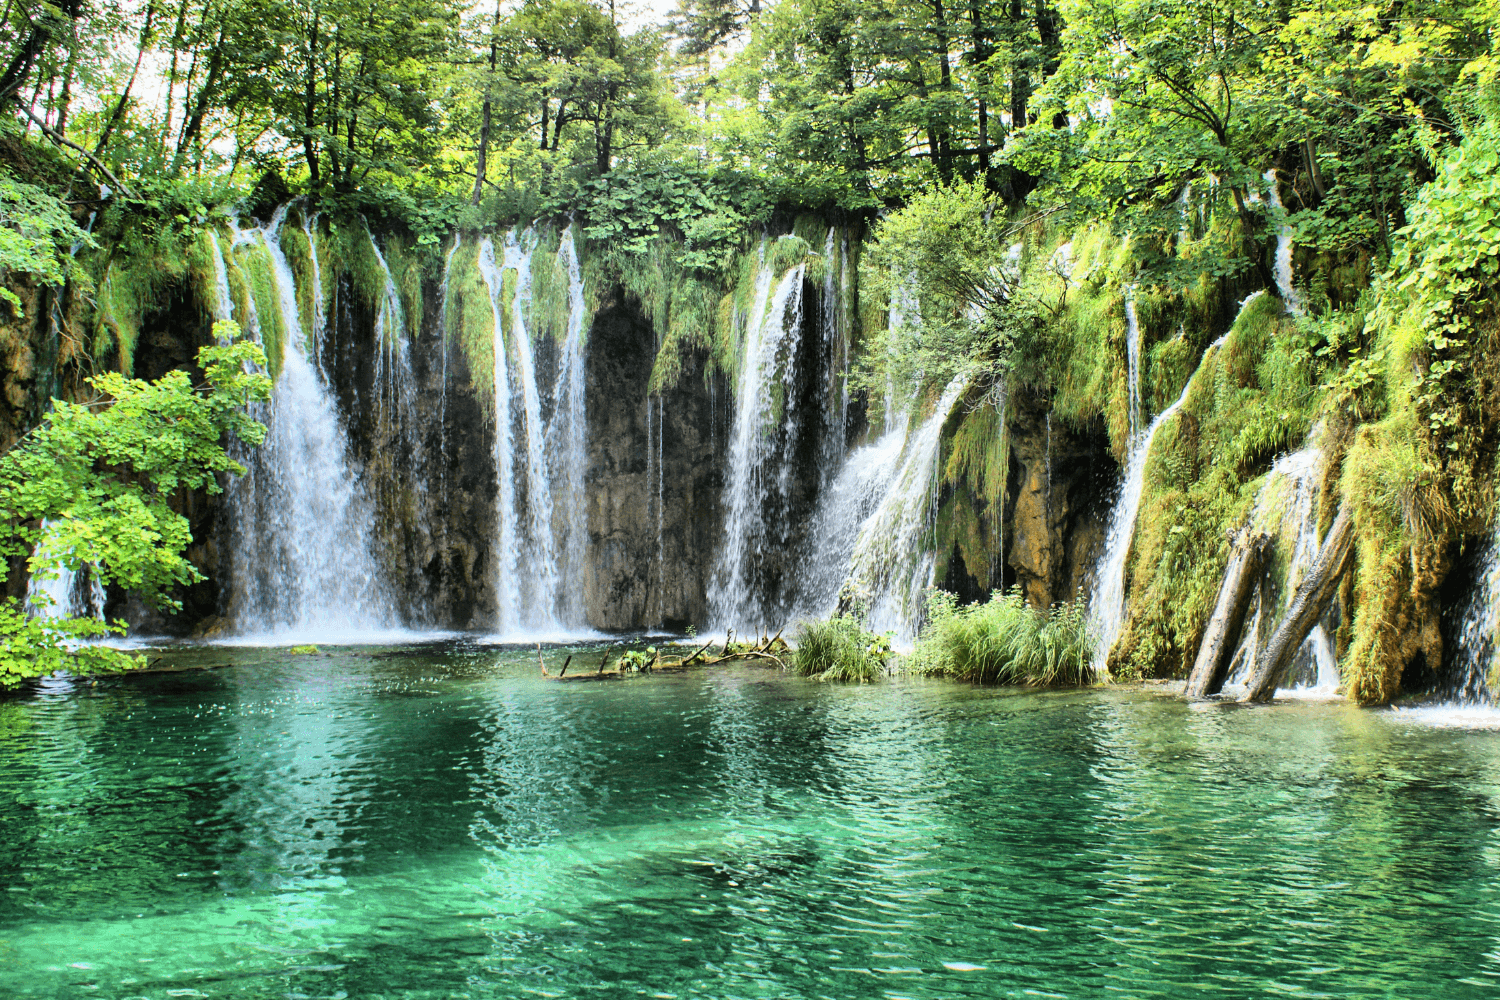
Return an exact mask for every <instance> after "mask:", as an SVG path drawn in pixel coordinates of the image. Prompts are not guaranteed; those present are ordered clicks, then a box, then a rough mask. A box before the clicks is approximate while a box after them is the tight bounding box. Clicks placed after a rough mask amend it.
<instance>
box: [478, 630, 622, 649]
mask: <svg viewBox="0 0 1500 1000" xmlns="http://www.w3.org/2000/svg"><path fill="white" fill-rule="evenodd" d="M468 638H469V639H470V640H471V641H473V642H474V643H475V644H476V645H480V646H534V645H536V644H537V643H541V644H542V645H543V646H569V645H573V644H576V643H594V642H601V641H606V640H610V639H618V638H619V637H618V636H614V635H610V634H608V633H605V632H595V631H594V630H593V629H587V628H582V629H564V628H539V629H524V628H521V629H508V630H506V631H504V632H481V633H479V634H477V635H476V634H471V635H469V636H468Z"/></svg>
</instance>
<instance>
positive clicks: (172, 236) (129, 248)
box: [85, 230, 201, 374]
mask: <svg viewBox="0 0 1500 1000" xmlns="http://www.w3.org/2000/svg"><path fill="white" fill-rule="evenodd" d="M192 243H193V237H192V236H191V235H190V234H187V233H183V232H178V231H175V230H168V231H163V232H161V233H160V234H158V235H157V236H156V237H155V238H154V239H152V240H150V241H145V240H140V239H136V240H132V241H130V242H129V243H127V244H117V245H114V246H110V247H108V248H105V249H101V250H100V251H98V252H96V253H95V254H93V255H92V259H91V260H90V261H89V262H87V263H86V264H85V267H88V266H89V265H90V264H91V265H93V267H95V268H98V269H100V270H99V271H98V272H96V273H95V274H94V275H92V278H93V281H94V315H93V322H92V324H91V326H92V344H91V345H90V351H91V353H92V354H93V356H94V357H95V358H98V359H102V358H105V357H108V356H110V355H111V354H113V355H114V357H115V361H116V367H117V368H118V369H119V370H120V371H121V372H124V373H126V374H130V373H131V372H133V371H134V369H135V346H136V342H137V341H138V340H139V339H140V334H141V323H142V322H143V321H144V319H145V317H146V315H147V314H148V313H149V312H151V311H152V310H154V309H157V308H159V307H160V306H161V304H162V301H163V296H164V295H165V293H166V292H167V291H168V290H169V289H171V288H173V287H175V286H178V285H180V284H181V283H182V282H183V281H184V280H185V279H186V278H187V277H188V269H189V250H190V248H191V246H192ZM200 259H201V257H200Z"/></svg>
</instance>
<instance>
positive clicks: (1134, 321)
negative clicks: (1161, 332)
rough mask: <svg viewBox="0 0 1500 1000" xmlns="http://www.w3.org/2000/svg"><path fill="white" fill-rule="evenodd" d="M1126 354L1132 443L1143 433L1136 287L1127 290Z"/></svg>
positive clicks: (1139, 337)
mask: <svg viewBox="0 0 1500 1000" xmlns="http://www.w3.org/2000/svg"><path fill="white" fill-rule="evenodd" d="M1125 326H1126V335H1125V352H1126V357H1127V358H1128V360H1129V369H1130V441H1131V443H1132V444H1134V443H1135V439H1136V438H1137V437H1139V436H1140V433H1141V322H1140V320H1139V319H1138V318H1137V317H1136V314H1135V286H1134V285H1132V286H1131V287H1129V288H1127V289H1126V290H1125Z"/></svg>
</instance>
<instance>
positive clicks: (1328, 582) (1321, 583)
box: [1243, 504, 1354, 701]
mask: <svg viewBox="0 0 1500 1000" xmlns="http://www.w3.org/2000/svg"><path fill="white" fill-rule="evenodd" d="M1353 550H1354V522H1353V521H1352V520H1351V519H1350V517H1349V507H1348V505H1347V504H1343V505H1340V507H1339V512H1338V515H1337V516H1336V517H1335V518H1334V519H1333V525H1332V527H1330V528H1329V529H1328V537H1327V538H1325V539H1323V545H1322V547H1321V548H1319V549H1318V557H1317V558H1316V559H1314V560H1313V564H1312V566H1311V567H1310V568H1309V569H1308V571H1307V575H1306V576H1305V577H1303V578H1302V582H1301V583H1299V584H1297V590H1296V592H1295V593H1293V594H1292V600H1291V603H1289V604H1288V605H1287V609H1286V616H1285V617H1283V618H1282V619H1281V623H1280V624H1278V625H1277V626H1276V631H1275V632H1274V633H1272V635H1271V640H1270V641H1269V642H1267V643H1266V648H1265V649H1263V650H1261V652H1260V656H1259V657H1258V658H1257V659H1256V661H1255V667H1254V669H1252V670H1251V671H1250V679H1249V681H1248V682H1247V683H1246V685H1245V696H1244V698H1243V700H1244V701H1270V700H1271V698H1272V696H1273V695H1275V694H1276V685H1277V684H1278V683H1280V681H1281V678H1282V676H1283V675H1284V674H1285V673H1286V668H1287V666H1288V664H1290V663H1291V662H1292V657H1293V656H1295V655H1296V653H1297V650H1298V649H1300V648H1301V646H1302V643H1303V641H1304V640H1306V639H1307V635H1308V633H1309V632H1311V631H1312V630H1313V626H1314V625H1316V624H1317V623H1318V619H1319V618H1321V617H1323V612H1324V611H1326V610H1327V609H1328V604H1329V602H1331V601H1332V600H1333V596H1334V594H1335V593H1337V592H1338V587H1339V580H1340V579H1341V578H1342V577H1343V575H1344V568H1345V567H1346V566H1347V565H1348V564H1349V555H1350V553H1351V552H1353Z"/></svg>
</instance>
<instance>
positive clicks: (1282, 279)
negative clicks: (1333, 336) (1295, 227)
mask: <svg viewBox="0 0 1500 1000" xmlns="http://www.w3.org/2000/svg"><path fill="white" fill-rule="evenodd" d="M1265 179H1266V196H1267V198H1268V199H1269V201H1270V205H1271V209H1272V210H1273V211H1274V212H1275V213H1276V216H1277V222H1276V265H1275V278H1276V293H1277V294H1278V295H1280V296H1281V301H1282V304H1283V305H1285V306H1286V311H1287V312H1289V313H1292V314H1293V315H1295V316H1301V315H1302V314H1303V312H1305V311H1306V310H1305V308H1304V307H1303V304H1302V295H1301V293H1299V292H1298V291H1297V286H1296V283H1295V281H1294V280H1293V274H1292V235H1293V232H1292V225H1291V223H1290V222H1288V221H1287V219H1286V206H1285V205H1283V204H1282V203H1281V186H1280V184H1279V182H1278V181H1277V180H1276V168H1275V167H1272V168H1270V169H1269V170H1267V171H1266V173H1265Z"/></svg>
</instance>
